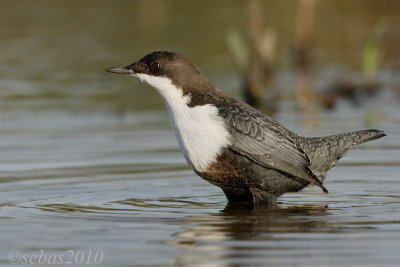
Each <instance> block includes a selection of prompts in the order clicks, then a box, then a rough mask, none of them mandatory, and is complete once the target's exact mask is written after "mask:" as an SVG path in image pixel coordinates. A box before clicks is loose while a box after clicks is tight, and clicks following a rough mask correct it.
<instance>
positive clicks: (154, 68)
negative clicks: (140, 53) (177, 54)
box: [150, 62, 161, 72]
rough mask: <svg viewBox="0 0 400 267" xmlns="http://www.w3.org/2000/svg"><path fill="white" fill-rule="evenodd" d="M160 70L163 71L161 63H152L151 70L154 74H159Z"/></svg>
mask: <svg viewBox="0 0 400 267" xmlns="http://www.w3.org/2000/svg"><path fill="white" fill-rule="evenodd" d="M160 69H161V63H159V62H152V63H151V64H150V70H151V71H152V72H159V71H160Z"/></svg>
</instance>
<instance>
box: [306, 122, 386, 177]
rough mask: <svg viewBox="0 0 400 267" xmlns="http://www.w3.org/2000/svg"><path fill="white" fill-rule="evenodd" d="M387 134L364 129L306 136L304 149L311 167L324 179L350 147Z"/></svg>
mask: <svg viewBox="0 0 400 267" xmlns="http://www.w3.org/2000/svg"><path fill="white" fill-rule="evenodd" d="M383 136H386V134H385V133H384V132H383V131H380V130H375V129H371V130H362V131H354V132H348V133H343V134H338V135H331V136H325V137H311V138H304V139H303V140H304V141H305V142H302V143H301V144H302V149H303V150H304V151H305V152H306V153H307V155H308V156H309V158H310V161H311V166H310V169H311V170H312V171H313V173H314V174H315V175H316V176H317V177H318V178H319V179H320V180H321V181H323V180H324V178H325V176H326V171H327V170H329V169H330V168H332V167H333V166H334V165H335V164H336V162H337V161H338V160H339V159H340V158H341V157H342V156H343V154H344V153H345V152H346V151H347V150H349V149H350V148H352V147H354V146H356V145H360V144H363V143H366V142H369V141H373V140H376V139H379V138H381V137H383Z"/></svg>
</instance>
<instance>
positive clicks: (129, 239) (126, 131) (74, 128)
mask: <svg viewBox="0 0 400 267" xmlns="http://www.w3.org/2000/svg"><path fill="white" fill-rule="evenodd" d="M41 3H42V5H36V4H31V2H30V1H3V2H1V3H0V12H2V15H1V16H0V22H1V24H2V25H4V26H3V27H2V28H1V29H0V48H1V50H2V51H3V54H2V57H1V59H0V66H1V72H0V77H1V79H0V233H1V234H0V264H2V265H9V264H10V263H12V262H17V263H26V261H29V260H31V262H32V263H33V265H42V264H40V263H43V261H44V263H47V264H49V265H55V264H52V263H57V260H59V263H64V264H68V263H69V262H71V263H72V264H76V263H81V264H85V265H86V263H88V264H90V265H96V263H102V264H103V265H105V266H242V265H243V266H244V265H246V266H249V265H252V266H266V265H267V266H294V265H296V266H338V265H340V266H377V265H379V266H397V265H398V262H400V255H399V253H398V245H399V242H400V215H399V212H398V210H399V208H400V196H399V192H400V183H399V175H398V174H399V173H400V141H399V140H400V128H399V122H400V116H399V114H400V113H399V105H398V93H396V91H395V90H392V87H393V88H396V84H393V83H394V82H396V79H395V77H396V75H397V71H396V69H395V68H393V69H390V70H387V71H386V72H382V73H380V74H379V75H380V76H379V77H386V78H385V79H383V80H382V82H383V83H384V85H385V86H384V89H383V90H382V91H381V92H380V93H379V94H378V95H377V96H376V97H375V98H371V99H367V100H366V101H365V104H364V106H363V107H354V106H352V105H351V104H349V103H348V102H346V101H342V102H340V103H339V104H338V109H337V110H336V111H333V112H320V114H318V116H319V119H320V124H319V126H318V127H317V128H314V129H308V128H305V127H304V126H303V125H301V124H300V121H301V120H300V119H299V115H298V114H296V111H295V110H294V109H293V107H292V106H293V105H292V103H293V102H292V101H291V100H290V99H289V101H287V102H283V103H282V105H281V106H282V109H281V110H282V112H281V113H279V114H278V115H277V119H278V120H279V121H281V122H282V123H283V124H284V125H285V126H287V127H289V128H290V129H293V130H295V131H296V132H298V133H301V134H307V135H324V134H331V133H339V132H343V131H347V130H355V129H363V128H366V127H367V126H366V125H364V121H365V120H366V115H365V114H366V111H365V110H372V112H373V113H374V114H375V115H376V117H377V120H376V121H375V124H376V125H375V126H376V127H378V128H380V129H384V130H385V131H386V132H387V134H388V136H387V137H385V138H383V139H381V140H379V141H375V142H372V143H369V144H366V145H363V146H360V147H357V148H355V149H354V150H352V151H350V152H348V154H347V155H346V156H345V157H344V158H343V159H341V160H340V161H339V164H338V165H337V166H336V167H334V168H333V169H332V170H331V171H330V172H329V175H328V178H327V181H326V187H327V188H328V190H329V191H330V193H329V194H324V193H322V192H321V190H320V189H318V188H316V187H312V188H307V189H305V190H304V191H302V192H300V193H293V194H286V195H284V196H283V197H282V198H280V199H279V208H278V209H267V208H262V207H252V206H251V205H249V204H247V205H245V204H242V205H227V202H226V199H225V196H224V195H223V193H222V191H220V190H219V189H218V188H217V187H215V186H213V185H211V184H208V183H207V182H205V181H203V180H202V179H201V178H199V177H197V176H196V175H195V174H194V173H193V172H192V171H191V170H190V169H189V168H188V166H187V164H186V163H185V161H184V159H183V157H182V155H181V154H180V152H179V149H178V145H177V142H176V140H175V137H174V136H173V132H172V130H171V127H170V125H169V121H168V117H167V114H166V112H165V110H164V109H163V106H162V102H161V100H160V99H159V97H158V96H157V95H156V93H155V92H154V91H153V90H151V88H149V87H148V86H145V85H143V84H141V83H140V82H138V81H131V80H129V79H128V77H123V76H113V75H111V74H107V73H105V72H104V69H105V68H106V67H110V66H112V65H117V64H126V63H129V62H130V61H132V60H134V59H136V58H135V56H137V57H139V56H142V55H143V54H144V53H145V52H142V51H147V49H149V47H152V48H154V47H155V48H157V47H164V46H167V47H173V48H179V46H180V45H182V47H181V48H182V49H180V50H183V51H182V52H185V50H187V51H188V56H189V57H190V58H193V60H194V61H196V62H198V64H199V65H201V67H202V69H204V70H205V72H206V74H207V76H209V77H210V78H211V79H212V81H213V82H215V83H216V84H217V85H219V86H220V87H221V88H223V89H226V91H227V92H229V93H230V94H237V91H238V85H239V82H238V78H237V75H236V73H235V71H234V67H232V64H231V63H230V61H229V55H228V54H226V53H225V54H223V53H222V52H221V51H220V50H221V49H222V48H221V47H223V43H224V38H225V37H224V36H220V35H221V34H220V30H221V31H222V30H226V29H228V28H229V27H232V25H235V23H238V22H233V21H236V20H237V19H236V20H233V19H232V23H230V22H229V20H225V22H224V23H221V24H218V23H215V25H217V26H216V27H217V30H210V27H209V24H213V22H217V21H219V20H220V19H221V16H219V15H220V14H222V15H223V17H225V18H230V17H231V16H232V14H236V15H238V14H240V13H241V10H242V9H241V8H242V6H241V5H240V3H235V4H232V6H228V7H225V6H224V5H227V3H225V4H221V5H219V4H214V6H213V7H214V9H213V12H211V14H209V21H208V22H207V23H209V24H206V25H205V26H204V25H203V26H202V25H201V24H200V22H202V21H203V19H202V18H200V17H193V18H191V19H189V22H188V23H189V24H190V25H191V26H194V27H197V28H196V29H199V30H200V29H201V31H200V32H199V36H198V37H196V38H199V39H191V38H188V37H181V39H178V38H179V35H173V36H165V35H163V30H162V29H160V28H162V27H166V28H164V29H169V32H170V33H171V32H174V31H172V28H174V29H178V30H179V31H181V30H182V31H183V30H184V25H182V23H181V22H182V21H185V18H186V19H187V16H184V15H181V16H177V17H176V18H174V14H176V13H179V14H180V11H179V10H185V11H186V12H189V13H190V12H192V13H193V12H194V11H193V9H196V6H183V7H179V8H181V9H179V8H178V7H177V4H176V3H175V2H174V1H166V3H168V4H166V5H167V7H165V10H169V11H168V12H167V13H166V14H164V13H163V12H162V11H159V13H157V16H156V17H157V18H158V19H161V20H162V19H163V18H164V19H168V25H169V26H168V25H167V26H165V25H164V26H159V25H160V23H152V20H151V19H149V16H145V15H142V16H143V17H141V18H138V17H135V18H134V19H133V20H134V22H135V23H133V25H132V27H131V28H130V27H125V28H121V27H122V26H123V25H128V24H127V21H128V20H129V19H128V18H126V16H127V15H128V14H130V13H129V12H127V11H126V10H128V9H129V10H137V9H139V10H141V11H143V10H146V7H147V8H148V6H147V5H146V4H145V3H146V1H138V2H134V3H133V2H132V3H133V4H131V2H130V1H120V2H118V3H119V4H118V5H115V4H112V5H111V4H107V3H108V2H107V1H96V3H95V4H94V2H91V1H85V3H86V4H84V3H82V4H80V5H77V4H72V3H71V2H70V1H57V3H53V2H52V1H42V2H41ZM50 3H51V4H50ZM120 3H121V4H120ZM20 5H23V6H24V8H20ZM168 8H169V9H168ZM197 8H198V10H199V12H200V13H201V14H203V13H204V14H206V13H207V12H206V11H207V8H205V7H204V6H198V7H197ZM275 8H276V6H275ZM132 12H138V13H137V14H142V13H140V12H139V11H132ZM202 12H203V13H202ZM277 12H278V11H277ZM9 14H14V15H15V16H8V15H9ZM121 14H122V15H121ZM171 14H172V15H171ZM236 15H235V16H236ZM71 18H74V19H71ZM49 21H51V22H52V23H48V22H49ZM143 21H145V22H146V23H144V24H143V23H142V24H140V23H139V22H143ZM239 21H240V20H239ZM110 25H111V26H110ZM144 25H148V27H151V28H152V31H151V32H152V33H151V34H150V36H148V38H145V37H143V38H142V39H140V40H138V43H136V44H137V47H132V45H133V44H134V39H136V38H134V37H133V36H132V33H140V34H144V33H145V32H146V29H147V28H146V27H145V26H144ZM207 25H208V26H207ZM207 29H208V30H207ZM153 30H154V31H155V32H153ZM126 32H128V33H130V35H126ZM160 34H161V37H160ZM205 36H208V38H204V37H205ZM157 38H158V39H157ZM193 38H194V37H193ZM202 38H204V39H202ZM200 39H201V40H203V42H204V43H203V44H205V46H202V48H201V49H200V48H198V50H194V49H193V50H191V49H189V48H188V47H190V46H191V44H195V43H196V42H197V41H199V40H200ZM204 40H208V42H209V43H207V42H205V41H204ZM156 41H159V42H156ZM150 43H151V44H152V45H150V46H149V44H150ZM327 49H328V50H329V49H332V48H331V47H327ZM336 52H338V51H336ZM128 54H129V56H132V59H130V58H128V59H127V58H126V55H128ZM205 55H207V56H205ZM283 62H284V60H283ZM282 64H283V65H284V63H282ZM221 67H222V68H221ZM220 69H223V71H221V70H220ZM283 76H285V75H283ZM285 77H286V76H285ZM285 77H283V78H282V84H289V85H290V81H291V80H290V79H291V78H290V77H289V78H287V77H286V78H285ZM316 78H317V79H320V80H321V81H325V80H324V79H323V77H322V78H321V77H319V76H318V77H316ZM325 83H326V82H325ZM18 252H19V253H20V254H19V253H18ZM35 257H36V258H35ZM39 260H41V261H42V262H39Z"/></svg>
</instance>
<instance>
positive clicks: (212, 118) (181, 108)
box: [133, 74, 230, 172]
mask: <svg viewBox="0 0 400 267" xmlns="http://www.w3.org/2000/svg"><path fill="white" fill-rule="evenodd" d="M133 76H137V77H138V78H139V79H141V80H142V81H145V82H146V83H148V84H149V85H151V86H152V87H154V88H155V89H156V90H157V92H158V93H159V94H160V95H161V97H162V98H163V100H164V103H165V105H166V106H167V109H168V114H169V117H170V120H171V123H172V126H173V128H174V132H175V135H176V138H177V139H178V143H179V146H180V148H181V151H182V153H183V155H184V156H185V159H186V161H187V162H188V163H189V165H190V166H191V167H192V168H194V169H195V170H196V171H199V172H203V171H206V170H207V168H208V167H209V166H210V164H211V163H213V162H215V160H216V158H217V156H218V155H219V154H220V153H221V152H222V148H224V147H226V146H227V145H229V142H230V141H229V137H230V134H229V133H228V131H227V130H226V128H225V123H224V121H223V119H222V118H220V117H219V116H218V109H217V108H216V107H215V106H213V105H210V104H207V105H202V106H195V107H189V106H188V103H189V102H190V96H189V95H186V96H183V92H182V90H181V89H179V88H177V87H176V86H175V85H174V84H172V82H171V80H170V79H169V78H166V77H156V76H151V75H147V74H135V75H133Z"/></svg>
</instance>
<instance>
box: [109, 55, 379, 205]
mask: <svg viewBox="0 0 400 267" xmlns="http://www.w3.org/2000/svg"><path fill="white" fill-rule="evenodd" d="M107 71H109V72H112V73H119V74H129V75H131V76H135V77H138V78H139V79H140V80H142V81H144V82H146V83H148V84H149V85H151V86H152V87H154V88H155V89H156V90H157V92H158V93H159V94H160V95H161V97H162V99H163V100H164V103H165V105H166V107H167V109H168V114H169V117H170V119H171V122H172V126H173V128H174V132H175V135H176V138H177V139H178V143H179V146H180V149H181V151H182V153H183V155H184V157H185V159H186V161H187V162H188V164H189V165H190V166H191V167H192V169H193V170H194V171H195V172H196V173H197V174H198V175H199V176H200V177H202V178H203V179H205V180H206V181H208V182H210V183H212V184H214V185H217V186H219V187H220V188H221V189H222V190H223V191H224V193H225V195H226V197H227V198H228V200H229V201H238V200H250V199H251V200H253V201H254V202H268V203H270V204H273V203H276V199H277V197H279V196H281V195H282V194H284V193H286V192H297V191H299V190H301V189H303V188H304V187H306V186H307V185H309V184H314V185H318V186H319V187H321V188H322V190H323V191H324V192H326V193H327V192H328V191H327V190H326V189H325V187H324V186H323V185H322V183H323V181H324V179H325V176H326V172H327V171H328V170H329V169H330V168H331V167H333V166H334V165H335V163H336V162H337V160H338V159H340V158H341V156H342V155H343V154H344V153H345V152H346V151H347V150H348V149H349V148H352V147H353V146H355V145H359V144H362V143H365V142H368V141H372V140H375V139H378V138H381V137H383V136H385V133H384V132H383V131H379V130H363V131H355V132H349V133H344V134H339V135H332V136H326V137H302V136H298V135H296V134H295V133H293V132H291V131H289V130H288V129H286V128H285V127H283V126H282V125H280V124H279V123H278V122H276V121H274V120H273V119H272V118H270V117H269V116H267V115H265V114H263V113H261V112H260V111H258V110H256V109H254V108H253V107H251V106H249V105H247V104H246V103H244V102H242V101H240V100H238V99H236V98H233V97H230V96H228V95H227V94H225V93H224V92H222V91H220V90H218V89H217V88H216V87H215V86H214V85H213V84H212V83H211V82H210V81H209V80H208V79H207V78H206V77H205V76H204V75H203V74H202V73H201V71H200V70H199V68H197V67H196V66H195V65H193V64H192V63H191V62H190V61H189V60H187V59H186V58H185V57H184V56H183V55H181V54H178V53H174V52H166V51H158V52H153V53H150V54H148V55H146V56H145V57H143V58H142V59H140V60H139V61H137V62H135V63H132V64H130V65H129V66H125V67H113V68H109V69H107Z"/></svg>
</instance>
